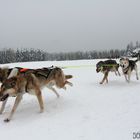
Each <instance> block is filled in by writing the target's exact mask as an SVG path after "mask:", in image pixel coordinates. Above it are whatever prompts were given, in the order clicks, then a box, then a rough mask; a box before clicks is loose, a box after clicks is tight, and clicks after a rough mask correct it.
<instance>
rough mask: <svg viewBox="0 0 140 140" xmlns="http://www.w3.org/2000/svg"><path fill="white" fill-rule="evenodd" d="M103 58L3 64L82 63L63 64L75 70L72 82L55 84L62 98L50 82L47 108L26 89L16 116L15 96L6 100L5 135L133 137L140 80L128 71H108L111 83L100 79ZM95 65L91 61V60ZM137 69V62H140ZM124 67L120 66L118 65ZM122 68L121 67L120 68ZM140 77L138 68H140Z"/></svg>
mask: <svg viewBox="0 0 140 140" xmlns="http://www.w3.org/2000/svg"><path fill="white" fill-rule="evenodd" d="M98 61H99V60H80V61H52V62H51V61H48V62H28V63H14V64H6V65H1V66H9V67H15V66H18V67H26V68H41V67H49V66H51V65H54V66H61V67H63V66H80V67H68V68H66V69H64V73H65V74H72V75H73V78H72V79H70V80H69V81H71V82H72V83H73V87H69V86H67V90H66V91H65V90H63V89H57V91H58V92H59V94H60V98H57V97H56V95H55V94H54V93H53V92H52V91H50V90H49V89H47V88H44V89H43V90H42V93H43V97H44V105H45V111H44V113H39V105H38V102H37V99H36V97H35V96H32V95H29V94H25V95H24V98H23V100H22V102H21V104H20V105H19V107H18V109H17V111H16V113H15V114H14V116H13V119H12V120H11V122H9V123H5V122H4V121H3V120H4V118H6V117H7V115H8V114H9V112H10V110H11V108H12V106H13V103H14V100H15V98H10V99H9V100H8V103H7V106H6V109H5V111H4V113H3V114H2V115H0V139H1V140H133V132H140V92H139V90H140V81H139V80H136V76H135V72H133V73H132V76H131V82H130V83H126V81H125V79H124V76H123V75H122V74H121V77H119V76H116V75H115V74H114V73H110V74H109V83H108V84H103V85H100V84H99V82H100V81H101V79H102V77H103V74H102V73H99V74H97V73H96V70H95V69H96V68H95V65H96V63H97V62H98ZM90 65H91V66H90ZM138 69H139V70H140V67H139V62H138ZM120 71H121V69H120ZM121 73H122V72H121ZM139 77H140V73H139Z"/></svg>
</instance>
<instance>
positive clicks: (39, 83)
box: [0, 67, 72, 122]
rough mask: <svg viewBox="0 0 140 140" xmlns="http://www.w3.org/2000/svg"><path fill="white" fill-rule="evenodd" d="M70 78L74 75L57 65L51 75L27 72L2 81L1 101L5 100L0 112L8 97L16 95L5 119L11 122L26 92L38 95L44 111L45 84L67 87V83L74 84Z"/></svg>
mask: <svg viewBox="0 0 140 140" xmlns="http://www.w3.org/2000/svg"><path fill="white" fill-rule="evenodd" d="M70 78H72V75H65V74H64V72H63V71H62V69H60V68H58V67H55V68H53V69H52V71H51V72H50V73H49V75H47V77H46V75H45V73H43V72H37V73H26V74H24V75H23V74H20V75H18V76H14V77H11V78H9V79H7V80H5V81H4V82H3V83H2V86H1V91H0V101H2V102H3V103H2V107H1V110H0V113H1V114H2V112H3V111H4V108H5V105H6V102H7V100H8V97H16V99H15V103H14V106H13V109H12V111H11V113H10V115H9V116H8V117H7V118H6V119H5V120H4V121H5V122H9V121H10V120H11V118H12V116H13V114H14V112H15V110H16V108H17V107H18V104H19V103H20V101H21V99H22V97H23V95H24V94H25V93H29V94H32V95H36V97H37V99H38V102H39V106H40V112H43V110H44V105H43V99H42V93H41V89H42V88H43V87H45V86H47V87H49V88H53V86H56V87H58V88H65V85H66V84H68V85H70V86H72V83H70V82H69V81H68V80H67V79H70ZM56 94H58V93H56ZM57 96H59V95H57Z"/></svg>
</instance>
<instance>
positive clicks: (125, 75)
mask: <svg viewBox="0 0 140 140" xmlns="http://www.w3.org/2000/svg"><path fill="white" fill-rule="evenodd" d="M124 77H125V80H126V82H128V79H127V74H125V73H124Z"/></svg>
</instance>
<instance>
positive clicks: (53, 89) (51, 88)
mask: <svg viewBox="0 0 140 140" xmlns="http://www.w3.org/2000/svg"><path fill="white" fill-rule="evenodd" d="M48 88H49V89H50V90H52V91H53V92H54V93H55V94H56V96H57V97H58V98H59V97H60V95H59V94H58V92H57V91H56V90H55V88H53V87H51V86H49V87H48Z"/></svg>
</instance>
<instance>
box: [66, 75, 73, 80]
mask: <svg viewBox="0 0 140 140" xmlns="http://www.w3.org/2000/svg"><path fill="white" fill-rule="evenodd" d="M65 78H66V79H71V78H73V76H72V75H65Z"/></svg>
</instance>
